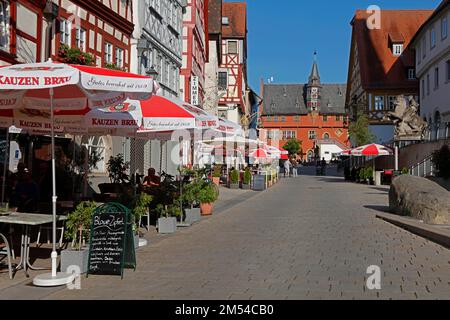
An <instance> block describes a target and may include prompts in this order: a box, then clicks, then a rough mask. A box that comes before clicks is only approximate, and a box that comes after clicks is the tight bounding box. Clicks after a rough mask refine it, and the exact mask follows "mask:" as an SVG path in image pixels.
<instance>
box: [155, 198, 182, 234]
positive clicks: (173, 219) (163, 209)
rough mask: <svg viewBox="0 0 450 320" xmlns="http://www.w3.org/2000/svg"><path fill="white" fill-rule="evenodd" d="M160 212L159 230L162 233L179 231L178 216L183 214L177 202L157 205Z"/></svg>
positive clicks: (157, 210)
mask: <svg viewBox="0 0 450 320" xmlns="http://www.w3.org/2000/svg"><path fill="white" fill-rule="evenodd" d="M156 212H157V213H158V216H159V218H158V232H159V233H162V234H167V233H174V232H175V231H177V217H178V216H180V215H181V209H180V207H179V206H177V205H176V204H171V205H163V204H158V206H157V207H156Z"/></svg>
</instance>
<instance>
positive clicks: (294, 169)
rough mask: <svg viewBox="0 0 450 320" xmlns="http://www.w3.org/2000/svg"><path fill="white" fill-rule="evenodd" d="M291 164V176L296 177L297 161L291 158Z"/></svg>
mask: <svg viewBox="0 0 450 320" xmlns="http://www.w3.org/2000/svg"><path fill="white" fill-rule="evenodd" d="M291 165H292V177H294V178H297V176H298V162H297V160H296V159H295V158H292V159H291Z"/></svg>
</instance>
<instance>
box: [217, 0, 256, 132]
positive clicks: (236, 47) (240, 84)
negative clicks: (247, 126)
mask: <svg viewBox="0 0 450 320" xmlns="http://www.w3.org/2000/svg"><path fill="white" fill-rule="evenodd" d="M221 51H222V53H221V54H222V59H221V65H220V67H219V72H218V82H219V96H220V100H219V116H220V117H222V118H225V119H228V120H230V121H233V122H235V123H238V124H241V123H242V119H243V118H244V117H245V116H247V115H248V114H249V112H250V110H247V109H248V104H246V95H247V6H246V3H244V2H224V3H223V4H222V50H221Z"/></svg>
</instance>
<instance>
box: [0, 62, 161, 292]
mask: <svg viewBox="0 0 450 320" xmlns="http://www.w3.org/2000/svg"><path fill="white" fill-rule="evenodd" d="M157 89H158V85H157V84H156V82H154V81H153V79H152V78H151V77H146V76H140V75H135V74H131V73H126V72H121V71H114V70H109V69H101V68H95V67H88V66H78V65H67V64H62V63H53V62H51V61H49V62H45V63H32V64H19V65H12V66H6V67H1V68H0V106H1V107H0V109H7V110H13V109H21V110H29V109H34V110H48V115H49V120H50V128H49V129H50V133H51V138H52V143H51V151H52V152H51V153H52V186H53V188H52V189H53V190H52V194H53V196H52V214H53V248H52V249H53V250H52V254H51V259H52V272H51V274H45V275H40V276H38V277H36V278H35V279H34V281H33V283H34V284H35V285H39V286H58V285H64V284H66V283H67V282H70V281H71V280H72V277H68V275H67V274H58V273H57V272H56V267H57V265H56V260H57V252H56V201H57V196H56V177H55V111H59V110H83V109H85V108H86V106H87V107H89V108H100V107H106V106H111V105H116V104H119V103H122V102H123V101H124V100H126V99H127V98H134V99H146V98H148V97H150V96H151V95H152V94H154V93H155V92H156V91H157ZM26 112H28V111H26ZM25 114H26V113H25ZM18 119H19V117H18V115H17V114H14V115H13V123H14V124H15V122H16V121H17V120H18ZM0 123H1V121H0ZM19 124H20V122H19ZM22 124H23V123H22ZM6 125H7V123H6ZM8 127H9V125H8ZM19 127H20V125H19ZM46 127H47V126H46V125H44V129H46ZM40 129H42V128H40Z"/></svg>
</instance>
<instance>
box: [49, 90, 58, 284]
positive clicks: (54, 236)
mask: <svg viewBox="0 0 450 320" xmlns="http://www.w3.org/2000/svg"><path fill="white" fill-rule="evenodd" d="M50 117H51V123H52V124H51V127H52V128H51V129H52V130H51V132H52V133H51V136H52V143H51V145H52V189H53V192H52V214H53V230H52V231H53V232H52V233H53V234H52V240H53V247H52V276H53V277H56V259H57V257H58V254H57V252H56V200H57V198H58V197H57V196H56V164H55V125H54V120H55V115H54V110H53V89H50Z"/></svg>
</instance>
